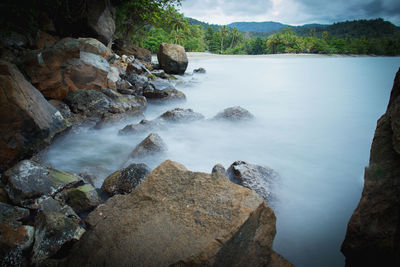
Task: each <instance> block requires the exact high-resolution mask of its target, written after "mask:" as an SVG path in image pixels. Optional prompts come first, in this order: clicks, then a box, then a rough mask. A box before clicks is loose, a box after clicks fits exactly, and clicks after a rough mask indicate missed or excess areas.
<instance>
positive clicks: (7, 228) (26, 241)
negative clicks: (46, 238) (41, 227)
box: [0, 224, 35, 250]
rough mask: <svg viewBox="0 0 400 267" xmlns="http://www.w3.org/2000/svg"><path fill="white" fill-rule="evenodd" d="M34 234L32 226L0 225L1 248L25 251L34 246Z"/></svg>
mask: <svg viewBox="0 0 400 267" xmlns="http://www.w3.org/2000/svg"><path fill="white" fill-rule="evenodd" d="M34 232H35V229H34V228H33V227H32V226H30V225H12V224H0V233H1V236H0V247H1V246H4V245H6V246H7V247H9V248H13V249H18V250H25V249H27V248H29V247H30V246H31V245H32V244H33V239H34Z"/></svg>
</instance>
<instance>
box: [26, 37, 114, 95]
mask: <svg viewBox="0 0 400 267" xmlns="http://www.w3.org/2000/svg"><path fill="white" fill-rule="evenodd" d="M104 48H105V47H104V46H103V47H102V46H101V45H100V44H99V42H96V41H95V40H93V39H88V38H86V39H80V40H79V39H73V38H65V39H62V40H61V41H59V42H58V43H57V44H56V45H54V46H53V47H51V48H48V49H45V50H43V51H41V52H37V51H34V52H32V53H31V54H30V55H28V56H27V58H26V60H25V61H24V62H23V63H22V64H21V67H22V68H23V69H24V71H25V72H26V74H27V75H28V76H29V78H30V79H31V82H32V84H33V85H34V86H36V88H37V89H38V90H39V91H41V92H42V94H43V95H44V96H45V97H46V98H53V99H59V100H63V99H64V98H65V96H66V95H67V94H68V92H69V91H72V90H78V89H95V90H96V89H97V90H98V89H101V88H106V87H108V85H109V84H110V81H109V79H108V75H109V73H110V72H111V69H110V65H109V64H108V62H107V60H106V59H104V58H103V57H102V56H101V55H104V56H105V55H107V51H106V50H104ZM86 51H90V52H86ZM93 52H95V53H96V54H95V53H93Z"/></svg>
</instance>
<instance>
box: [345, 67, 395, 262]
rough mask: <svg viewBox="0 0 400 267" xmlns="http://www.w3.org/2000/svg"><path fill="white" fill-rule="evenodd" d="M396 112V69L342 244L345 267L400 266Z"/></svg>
mask: <svg viewBox="0 0 400 267" xmlns="http://www.w3.org/2000/svg"><path fill="white" fill-rule="evenodd" d="M399 110H400V69H399V71H398V72H397V75H396V78H395V81H394V85H393V89H392V93H391V96H390V100H389V105H388V108H387V110H386V113H385V114H384V115H383V116H382V117H381V118H380V119H379V120H378V124H377V127H376V130H375V136H374V139H373V142H372V147H371V154H370V160H369V166H368V167H367V168H365V175H364V189H363V192H362V196H361V199H360V202H359V204H358V206H357V208H356V210H355V211H354V213H353V215H352V216H351V218H350V221H349V223H348V226H347V232H346V237H345V240H344V242H343V244H342V253H343V254H344V256H345V257H346V266H350V267H351V266H399V264H400V246H399V234H400V228H399V225H400V204H399V203H400V183H399V177H400V153H399V147H398V145H399V143H398V141H399V128H398V126H399V124H400V116H399Z"/></svg>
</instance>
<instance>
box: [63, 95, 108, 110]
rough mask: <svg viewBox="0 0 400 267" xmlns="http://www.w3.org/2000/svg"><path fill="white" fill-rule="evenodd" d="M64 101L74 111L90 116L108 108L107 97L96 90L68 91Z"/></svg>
mask: <svg viewBox="0 0 400 267" xmlns="http://www.w3.org/2000/svg"><path fill="white" fill-rule="evenodd" d="M64 101H65V103H67V104H68V105H69V106H70V108H71V110H72V111H73V112H74V113H83V114H85V115H90V116H100V115H102V114H104V113H106V112H108V110H109V109H110V100H109V98H108V97H107V96H106V95H105V94H103V93H102V92H100V91H97V90H74V91H70V92H69V93H68V95H67V97H66V98H65V100H64Z"/></svg>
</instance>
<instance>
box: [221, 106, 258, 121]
mask: <svg viewBox="0 0 400 267" xmlns="http://www.w3.org/2000/svg"><path fill="white" fill-rule="evenodd" d="M253 118H254V116H253V115H252V114H251V113H250V112H249V111H248V110H247V109H244V108H242V107H239V106H236V107H230V108H226V109H224V110H223V111H221V112H220V113H218V114H217V115H216V116H215V117H214V119H216V120H228V121H245V120H251V119H253Z"/></svg>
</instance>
